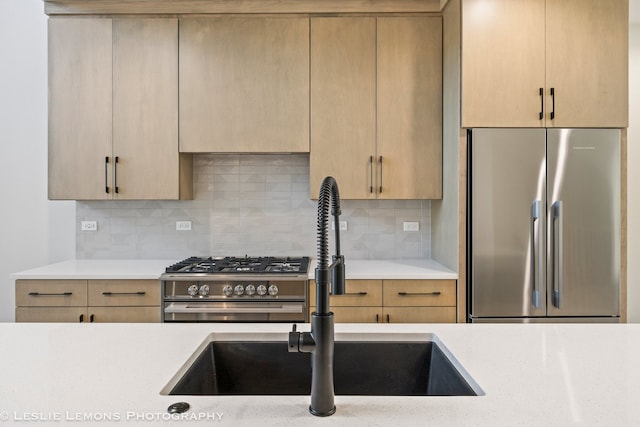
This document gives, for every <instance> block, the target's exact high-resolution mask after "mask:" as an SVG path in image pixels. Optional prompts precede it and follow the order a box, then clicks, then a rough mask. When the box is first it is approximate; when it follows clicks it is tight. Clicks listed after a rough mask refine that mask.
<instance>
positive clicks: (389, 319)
mask: <svg viewBox="0 0 640 427" xmlns="http://www.w3.org/2000/svg"><path fill="white" fill-rule="evenodd" d="M387 323H391V316H389V315H388V314H387Z"/></svg>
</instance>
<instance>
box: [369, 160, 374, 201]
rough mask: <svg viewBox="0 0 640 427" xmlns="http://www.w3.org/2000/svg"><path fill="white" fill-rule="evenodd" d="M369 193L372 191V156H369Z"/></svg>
mask: <svg viewBox="0 0 640 427" xmlns="http://www.w3.org/2000/svg"><path fill="white" fill-rule="evenodd" d="M369 193H373V156H369Z"/></svg>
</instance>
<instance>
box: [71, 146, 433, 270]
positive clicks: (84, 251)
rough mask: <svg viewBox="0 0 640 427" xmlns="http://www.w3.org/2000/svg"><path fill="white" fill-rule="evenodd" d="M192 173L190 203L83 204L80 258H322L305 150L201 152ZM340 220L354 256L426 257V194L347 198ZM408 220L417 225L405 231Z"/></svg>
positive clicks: (347, 249) (348, 250)
mask: <svg viewBox="0 0 640 427" xmlns="http://www.w3.org/2000/svg"><path fill="white" fill-rule="evenodd" d="M193 178H194V190H195V195H194V200H191V201H85V202H82V201H81V202H77V203H76V221H77V228H78V232H77V233H76V253H77V256H78V257H79V258H111V259H113V258H121V257H125V258H171V259H174V258H175V259H181V258H184V257H187V256H191V255H215V256H223V255H242V254H254V255H265V254H269V255H300V254H304V255H309V256H315V255H316V254H315V251H316V248H315V244H316V242H315V239H316V236H315V233H316V215H317V201H315V200H310V199H309V197H310V189H309V154H291V155H279V154H278V155H269V154H250V155H240V154H222V155H220V154H198V155H195V156H194V177H193ZM340 219H341V220H345V221H348V223H349V229H348V230H347V231H345V232H343V233H342V248H343V253H344V254H345V255H346V256H347V257H349V258H352V259H355V258H364V259H367V258H369V259H370V258H383V259H393V258H426V257H429V256H430V253H431V251H430V246H431V244H430V238H431V233H430V226H431V224H430V222H431V204H430V201H428V200H342V215H341V217H340ZM82 220H97V221H98V223H99V225H98V232H96V233H93V232H92V233H88V232H80V231H79V229H80V222H81V221H82ZM176 220H190V221H192V228H193V229H192V231H190V232H180V231H176V230H175V221H176ZM403 221H418V222H420V231H419V232H417V233H405V232H403V231H402V222H403ZM330 246H331V247H332V248H333V242H332V239H331V238H330Z"/></svg>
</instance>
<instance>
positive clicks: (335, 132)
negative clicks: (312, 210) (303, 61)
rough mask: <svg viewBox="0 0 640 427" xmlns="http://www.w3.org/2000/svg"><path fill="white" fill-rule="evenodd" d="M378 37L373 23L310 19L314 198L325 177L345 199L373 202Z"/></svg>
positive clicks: (372, 21) (311, 185)
mask: <svg viewBox="0 0 640 427" xmlns="http://www.w3.org/2000/svg"><path fill="white" fill-rule="evenodd" d="M375 34H376V20H375V18H362V17H355V18H351V17H349V18H346V17H340V18H337V17H328V18H312V19H311V155H310V194H311V197H312V198H316V197H317V196H318V190H319V189H320V185H321V183H322V180H323V179H324V178H325V177H326V176H333V177H334V178H335V179H336V181H337V182H338V184H339V186H340V197H341V198H344V199H367V198H375V193H374V190H373V186H374V185H375V184H374V181H375V176H374V168H375V164H372V163H371V162H370V159H373V156H374V155H375V141H376V135H375V133H376V37H375Z"/></svg>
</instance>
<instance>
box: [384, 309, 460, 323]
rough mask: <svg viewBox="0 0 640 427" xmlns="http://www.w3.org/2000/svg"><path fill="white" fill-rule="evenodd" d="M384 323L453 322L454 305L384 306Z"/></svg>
mask: <svg viewBox="0 0 640 427" xmlns="http://www.w3.org/2000/svg"><path fill="white" fill-rule="evenodd" d="M382 314H383V319H382V320H381V322H384V323H455V322H456V308H455V307H385V308H384V311H383V313H382Z"/></svg>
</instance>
